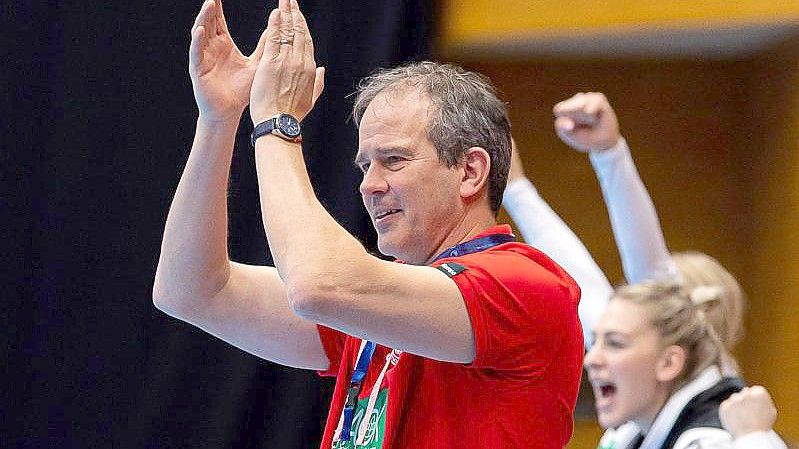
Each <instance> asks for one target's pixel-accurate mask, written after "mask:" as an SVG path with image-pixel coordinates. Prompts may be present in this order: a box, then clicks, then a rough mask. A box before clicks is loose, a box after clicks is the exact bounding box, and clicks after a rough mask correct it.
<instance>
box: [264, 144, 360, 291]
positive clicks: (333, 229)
mask: <svg viewBox="0 0 799 449" xmlns="http://www.w3.org/2000/svg"><path fill="white" fill-rule="evenodd" d="M255 151H256V154H255V159H256V167H257V171H258V184H259V192H260V198H261V211H262V214H263V222H264V229H265V230H266V234H267V238H268V240H269V248H270V251H271V253H272V257H273V260H274V262H275V267H276V268H277V269H278V272H279V273H280V277H281V279H282V280H283V282H284V283H285V284H286V289H287V291H288V292H289V296H290V297H292V293H296V292H297V289H301V290H303V291H304V292H308V290H309V289H316V288H319V289H325V290H329V291H339V290H340V288H342V286H346V285H348V282H349V281H348V279H351V278H352V277H354V276H357V274H356V273H357V272H358V271H359V269H358V268H357V267H359V266H361V265H360V263H367V264H368V263H369V262H370V261H372V259H373V258H372V257H371V256H369V254H368V253H367V252H366V250H365V249H364V248H363V245H361V243H360V242H358V240H357V239H355V238H354V237H353V236H352V235H350V234H349V233H348V232H347V231H346V230H345V229H344V228H342V227H341V226H340V225H339V224H338V223H336V221H335V220H334V219H333V218H332V217H331V216H330V214H328V212H327V211H326V210H325V209H324V207H322V205H321V204H320V203H319V201H318V200H317V198H316V195H315V194H314V192H313V187H312V186H311V183H310V180H309V178H308V173H307V171H306V168H305V162H304V160H303V156H302V149H301V146H300V145H299V144H296V143H290V142H286V141H284V140H282V139H280V138H278V137H274V136H267V137H265V138H261V139H259V140H258V141H257V142H256V150H255Z"/></svg>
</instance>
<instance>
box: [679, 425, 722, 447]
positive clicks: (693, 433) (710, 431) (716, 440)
mask: <svg viewBox="0 0 799 449" xmlns="http://www.w3.org/2000/svg"><path fill="white" fill-rule="evenodd" d="M673 449H735V446H733V441H732V435H730V434H729V433H728V432H727V431H726V430H723V429H716V428H713V427H697V428H694V429H689V430H686V431H685V432H684V433H683V434H682V435H680V436H679V438H677V441H675V442H674V446H673Z"/></svg>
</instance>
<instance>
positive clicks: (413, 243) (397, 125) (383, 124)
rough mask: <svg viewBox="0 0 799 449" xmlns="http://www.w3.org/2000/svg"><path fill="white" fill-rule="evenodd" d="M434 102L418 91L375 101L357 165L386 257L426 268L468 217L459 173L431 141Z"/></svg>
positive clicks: (395, 92)
mask: <svg viewBox="0 0 799 449" xmlns="http://www.w3.org/2000/svg"><path fill="white" fill-rule="evenodd" d="M428 109H429V100H428V99H427V98H426V96H425V95H423V94H420V93H419V92H418V91H416V90H413V89H402V90H389V91H387V92H383V93H381V94H379V95H378V96H377V97H375V99H374V100H372V102H371V103H370V104H369V106H368V107H367V108H366V111H365V112H364V115H363V118H362V119H361V124H360V128H359V138H358V155H357V156H356V158H355V163H356V165H358V167H359V168H360V169H361V171H362V172H363V180H362V181H361V185H360V191H361V197H362V198H363V204H364V206H366V210H367V212H369V216H370V217H371V218H372V224H373V225H374V227H375V229H376V230H377V245H378V248H379V249H380V251H381V252H383V253H384V254H388V255H391V256H394V257H397V258H398V259H401V260H404V261H406V262H409V263H414V264H423V263H425V262H427V261H428V260H429V259H430V258H432V257H433V256H435V255H436V254H435V252H437V251H439V250H443V249H445V248H441V245H442V243H443V242H444V240H445V239H446V238H447V236H448V235H449V233H450V232H451V231H452V229H453V228H454V227H455V226H456V225H457V224H458V220H459V217H461V216H462V215H463V214H462V211H463V203H462V201H461V198H460V191H459V187H460V180H461V175H460V170H459V169H458V167H457V166H456V167H452V168H447V167H446V166H445V165H444V164H442V163H441V162H440V161H439V159H438V154H437V152H436V148H435V146H434V145H433V143H432V142H430V140H429V139H428V138H427V132H426V129H427V123H428V112H429V111H428Z"/></svg>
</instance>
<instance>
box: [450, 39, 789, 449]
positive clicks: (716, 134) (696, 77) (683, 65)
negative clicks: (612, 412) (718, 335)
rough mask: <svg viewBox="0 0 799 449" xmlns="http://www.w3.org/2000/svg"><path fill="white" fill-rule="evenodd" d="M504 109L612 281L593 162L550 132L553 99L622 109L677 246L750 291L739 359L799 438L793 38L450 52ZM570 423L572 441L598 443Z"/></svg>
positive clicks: (591, 429) (616, 268)
mask: <svg viewBox="0 0 799 449" xmlns="http://www.w3.org/2000/svg"><path fill="white" fill-rule="evenodd" d="M457 62H460V63H461V64H463V65H465V66H467V67H469V68H472V69H475V70H478V71H480V72H482V73H484V74H486V75H488V76H489V77H491V79H492V80H494V82H495V83H496V84H497V86H498V87H499V89H500V90H501V91H502V92H503V95H504V98H505V99H506V100H507V101H508V102H509V104H510V113H511V119H512V122H513V130H514V136H515V138H516V140H517V142H518V144H519V146H520V148H521V149H522V157H523V159H524V162H525V168H526V170H527V172H528V175H529V176H530V178H531V179H532V180H533V182H534V183H535V184H536V185H537V187H538V188H539V191H540V192H541V194H542V195H543V196H544V198H546V199H547V200H548V201H549V202H550V203H551V204H552V205H553V207H554V208H555V209H556V210H557V211H558V212H559V213H560V214H561V216H562V217H563V218H564V219H565V220H566V222H567V223H569V224H570V225H571V226H572V228H573V229H574V230H575V232H576V233H577V234H578V235H579V236H580V237H581V238H582V239H583V240H584V242H585V244H586V246H587V247H588V248H589V250H590V251H591V253H592V254H593V255H594V256H595V258H596V259H597V261H598V263H599V264H600V266H601V267H602V268H603V269H604V270H605V272H606V273H607V274H608V277H609V279H610V280H611V282H617V281H619V280H620V279H621V277H622V275H621V269H620V262H619V259H618V255H617V251H616V248H615V243H614V242H613V237H612V233H611V229H610V225H609V223H608V219H607V212H606V210H605V208H604V205H603V203H602V198H601V194H600V191H599V188H598V185H597V182H596V179H595V177H594V174H593V171H592V170H591V167H590V164H589V162H588V159H587V157H586V156H585V155H583V154H578V153H576V152H574V151H571V150H569V149H568V148H567V147H566V146H565V145H563V144H562V143H560V141H559V140H558V139H557V137H556V136H555V134H554V132H553V130H552V113H551V107H552V105H554V103H555V102H557V101H559V100H562V99H565V98H567V97H569V96H570V95H572V94H573V93H575V92H580V91H592V90H598V91H602V92H605V93H606V94H607V95H608V97H609V98H610V100H611V102H612V103H613V105H614V107H615V108H616V110H617V112H618V115H619V118H620V121H621V126H622V132H623V133H624V135H625V136H626V137H627V140H628V142H629V143H630V146H631V148H632V149H633V155H634V157H635V160H636V163H637V165H638V168H639V171H640V172H641V176H642V178H643V179H644V181H645V183H646V184H647V186H648V187H649V189H650V191H651V194H652V197H653V200H654V202H655V205H656V207H657V208H658V212H659V214H660V218H661V221H662V224H663V229H664V232H665V234H666V238H667V241H668V243H669V246H670V248H671V249H672V250H675V251H679V250H686V249H694V250H699V251H703V252H706V253H708V254H711V255H713V256H714V257H716V258H718V259H719V260H720V261H721V262H722V263H723V264H724V265H725V266H726V267H727V268H728V269H729V270H730V271H731V272H732V273H733V274H734V275H735V276H736V277H737V278H738V279H739V280H740V282H741V284H742V285H743V286H744V289H745V290H746V291H747V292H748V293H749V295H750V311H749V316H748V319H747V331H748V336H747V338H746V339H745V341H744V342H743V343H742V344H741V345H740V346H739V349H738V351H737V355H738V356H739V358H740V360H741V364H742V367H743V371H744V374H745V376H746V378H747V380H748V381H750V382H752V383H763V384H765V385H766V386H767V387H768V388H769V389H770V390H771V392H772V393H773V395H774V396H775V400H776V401H777V404H778V406H779V408H780V418H779V422H778V426H777V429H778V430H779V431H781V432H782V433H783V434H784V435H785V436H786V437H788V438H789V439H791V440H794V441H799V412H798V411H797V408H796V404H797V403H799V366H797V361H796V354H797V352H799V351H798V349H799V330H797V329H799V326H797V325H796V324H794V323H793V322H792V320H793V314H792V313H791V312H792V310H793V308H794V304H797V303H799V280H797V277H799V230H797V224H799V40H794V41H792V42H789V43H787V44H785V45H781V46H780V47H779V48H775V49H771V50H769V51H768V52H764V53H763V54H762V55H759V56H758V57H756V58H752V59H750V60H746V61H737V62H736V61H728V62H703V61H699V60H691V61H668V60H666V61H642V60H625V61H572V62H570V61H563V60H551V61H485V60H480V61H468V60H461V61H457ZM599 433H600V430H599V428H598V427H597V426H596V425H595V424H594V423H590V422H587V423H578V425H577V426H576V431H575V438H574V440H573V443H572V445H571V446H570V447H574V448H578V447H579V448H584V447H594V446H595V444H596V442H597V437H598V435H599Z"/></svg>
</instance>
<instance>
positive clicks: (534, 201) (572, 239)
mask: <svg viewBox="0 0 799 449" xmlns="http://www.w3.org/2000/svg"><path fill="white" fill-rule="evenodd" d="M502 205H503V206H504V207H505V210H507V211H508V213H509V214H510V216H511V218H512V219H513V222H514V223H516V226H517V227H518V228H519V230H520V231H521V233H522V237H524V240H525V242H527V243H528V244H530V245H532V246H534V247H535V248H537V249H539V250H541V251H542V252H543V253H544V254H546V255H547V256H549V257H550V258H552V260H554V261H555V262H556V263H558V265H560V266H562V267H563V269H564V270H566V272H568V273H569V274H570V275H571V276H572V277H573V278H574V280H575V282H577V285H579V286H580V291H581V292H582V297H581V299H580V307H579V314H580V322H581V323H582V326H583V335H584V339H585V346H586V348H589V347H590V346H591V329H592V328H593V326H594V324H595V323H596V322H597V321H598V320H599V317H600V315H602V312H603V311H604V310H605V307H606V306H607V303H608V300H609V299H610V295H611V293H613V288H612V287H611V286H610V283H609V282H608V279H607V278H606V277H605V275H604V273H602V270H601V269H600V268H599V266H597V264H596V262H594V259H593V258H592V257H591V254H589V253H588V250H587V249H586V248H585V246H584V245H583V243H582V242H581V241H580V239H579V238H577V236H576V235H575V234H574V232H572V230H571V229H569V226H567V225H566V223H564V222H563V220H561V218H560V217H558V215H557V214H556V213H555V211H553V210H552V208H551V207H549V205H548V204H547V203H546V201H544V199H543V198H541V196H539V195H538V191H537V190H536V189H535V187H534V186H533V184H532V183H531V182H530V181H529V180H528V179H527V178H519V179H516V180H513V181H512V182H510V183H508V186H507V187H506V188H505V194H504V197H503V200H502Z"/></svg>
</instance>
